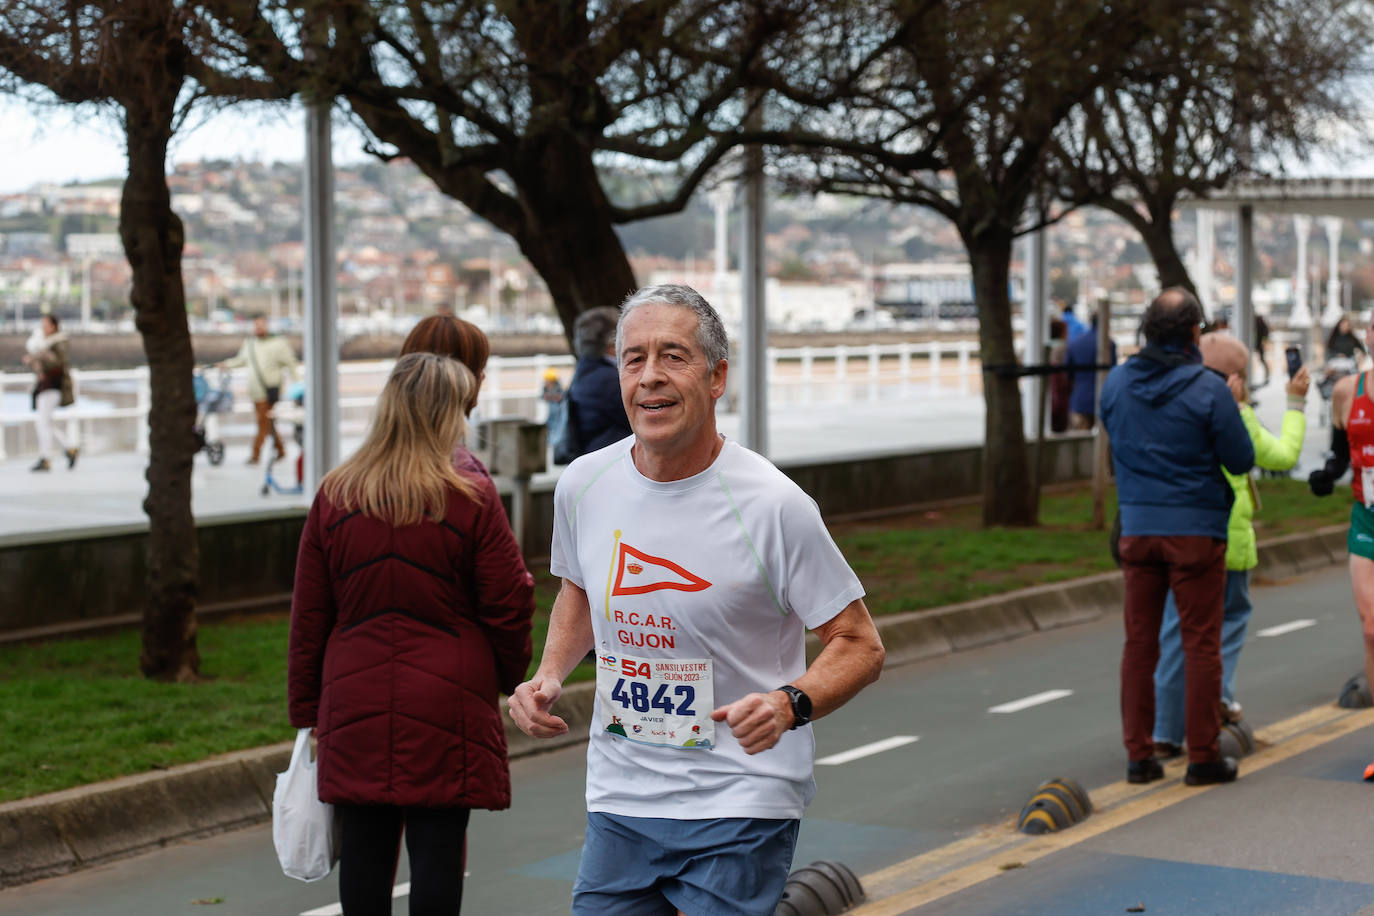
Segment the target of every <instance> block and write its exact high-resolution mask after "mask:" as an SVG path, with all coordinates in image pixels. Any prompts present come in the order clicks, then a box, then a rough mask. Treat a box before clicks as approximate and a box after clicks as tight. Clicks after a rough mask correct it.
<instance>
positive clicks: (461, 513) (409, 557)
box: [288, 461, 534, 809]
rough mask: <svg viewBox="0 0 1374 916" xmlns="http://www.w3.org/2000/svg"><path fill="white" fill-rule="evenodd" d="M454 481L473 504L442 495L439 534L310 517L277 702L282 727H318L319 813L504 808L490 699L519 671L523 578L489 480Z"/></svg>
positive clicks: (317, 507) (525, 637) (324, 504)
mask: <svg viewBox="0 0 1374 916" xmlns="http://www.w3.org/2000/svg"><path fill="white" fill-rule="evenodd" d="M458 463H459V462H457V461H455V464H458ZM464 470H469V469H468V468H464ZM465 476H466V477H467V478H468V479H469V480H472V481H473V483H474V484H476V485H477V486H478V487H479V494H480V495H479V499H478V501H477V502H472V501H469V500H467V499H465V498H464V497H463V496H462V495H461V494H459V493H457V492H456V491H455V492H453V493H452V495H451V496H450V499H449V505H448V511H447V514H446V516H445V518H444V520H443V522H441V523H437V524H436V523H434V522H429V521H425V522H421V523H420V524H418V525H411V526H408V527H404V528H393V527H392V526H390V525H388V524H386V523H384V522H381V521H378V520H376V519H373V518H369V517H367V516H365V515H363V514H362V513H361V512H345V511H343V510H341V509H339V508H337V507H335V506H333V505H331V504H330V502H329V500H327V499H326V498H325V497H324V495H323V494H321V495H319V496H317V497H316V498H315V503H314V505H313V506H311V508H310V516H309V518H308V519H307V520H306V524H305V530H304V532H303V533H302V534H301V544H300V553H299V556H298V558H297V563H296V583H295V591H294V593H293V595H292V601H291V644H290V661H289V673H288V688H289V700H290V718H291V724H292V725H294V726H296V727H297V728H306V727H309V726H315V727H316V728H317V732H316V734H317V736H318V738H319V793H320V798H321V799H322V800H323V801H326V802H331V803H345V804H385V805H399V806H417V807H431V808H441V807H454V806H460V807H469V808H491V809H500V808H506V807H509V806H510V770H509V766H508V762H507V757H506V739H505V732H504V730H503V728H502V721H501V712H500V705H499V702H498V691H504V692H506V693H510V692H511V691H512V690H514V689H515V686H516V684H518V683H519V682H520V681H521V680H523V679H524V676H525V669H526V668H527V667H528V665H529V661H530V617H531V615H532V614H533V612H534V598H533V579H532V577H531V576H530V574H529V572H528V571H527V570H526V569H525V564H524V560H523V559H522V557H521V555H520V551H519V549H518V548H517V547H516V544H515V538H514V537H513V536H512V534H511V530H510V526H509V524H508V522H507V520H506V514H505V512H504V511H503V509H502V508H501V502H500V498H499V497H498V495H497V493H496V487H495V485H494V484H493V483H492V481H491V478H490V477H488V476H485V475H478V474H475V473H468V474H466V475H465Z"/></svg>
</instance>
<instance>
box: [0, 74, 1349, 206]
mask: <svg viewBox="0 0 1374 916" xmlns="http://www.w3.org/2000/svg"><path fill="white" fill-rule="evenodd" d="M303 121H304V117H303V115H302V112H301V109H300V108H299V106H294V105H293V106H291V107H290V108H285V109H272V110H263V109H261V108H252V109H250V108H238V109H228V110H225V111H221V112H218V113H215V114H213V115H207V116H204V117H202V118H200V119H199V120H197V121H195V122H193V123H192V124H191V125H189V126H190V129H188V130H184V131H182V132H181V133H180V134H179V135H178V137H174V138H173V146H172V149H171V151H170V153H169V160H170V162H169V167H170V165H175V164H176V163H179V162H188V161H196V160H201V159H212V158H217V157H218V158H229V159H248V160H256V161H261V162H274V161H283V162H299V161H301V160H302V159H303V158H304V156H305V139H304V134H303V127H302V125H303ZM361 146H362V141H361V138H360V137H359V135H358V134H357V132H356V131H354V130H353V129H352V128H351V127H349V126H348V125H347V124H346V123H343V122H341V119H340V118H338V117H337V116H336V117H335V119H334V161H335V162H336V163H345V162H357V161H359V160H362V159H366V158H368V157H367V156H366V155H365V154H364V153H362V151H361ZM1333 146H1334V144H1333ZM0 149H3V150H4V151H5V152H4V157H3V163H4V166H3V168H0V194H3V193H9V192H13V191H19V190H23V189H25V188H28V187H30V186H32V185H33V184H35V183H37V182H42V181H52V182H58V183H64V182H69V181H91V180H96V179H101V178H111V177H123V175H124V173H125V157H124V138H123V132H122V131H121V129H120V127H119V125H118V124H117V123H115V122H114V120H113V119H112V118H110V117H109V116H108V115H104V114H98V113H90V112H87V113H85V114H84V116H82V117H77V116H76V115H74V114H73V112H72V110H71V109H69V108H64V107H52V108H44V109H41V110H36V109H34V108H32V107H30V106H27V105H25V104H23V103H20V102H18V101H16V100H14V99H13V98H7V97H5V96H3V95H0ZM1291 174H1293V175H1294V176H1320V177H1352V178H1353V177H1359V178H1371V177H1374V152H1372V153H1369V154H1366V155H1362V156H1356V157H1355V158H1353V159H1349V158H1348V159H1346V160H1345V161H1343V162H1337V161H1331V160H1327V159H1325V158H1324V157H1320V156H1319V157H1317V158H1316V159H1314V160H1313V161H1311V162H1308V163H1295V164H1293V166H1292V167H1291Z"/></svg>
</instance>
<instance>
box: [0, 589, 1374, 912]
mask: <svg viewBox="0 0 1374 916" xmlns="http://www.w3.org/2000/svg"><path fill="white" fill-rule="evenodd" d="M1253 596H1254V599H1255V605H1256V607H1255V616H1254V618H1253V621H1252V624H1251V633H1250V637H1251V638H1250V642H1249V644H1248V645H1247V647H1246V649H1245V652H1244V654H1243V655H1242V657H1241V662H1240V671H1239V675H1238V684H1237V695H1238V697H1239V698H1240V700H1241V702H1242V703H1243V704H1244V705H1245V709H1246V714H1247V717H1248V718H1249V719H1250V720H1251V722H1252V723H1253V724H1254V725H1255V726H1256V727H1257V728H1258V727H1262V726H1264V725H1265V724H1267V723H1270V722H1275V721H1278V720H1280V719H1284V718H1287V717H1288V716H1291V715H1294V714H1296V713H1298V712H1301V711H1303V710H1306V709H1310V708H1311V707H1314V706H1318V705H1321V704H1323V703H1329V702H1331V700H1332V698H1333V697H1334V696H1335V694H1336V691H1337V690H1338V689H1339V687H1340V686H1341V684H1342V683H1343V682H1344V681H1345V679H1346V678H1347V677H1349V676H1350V675H1351V674H1354V673H1355V672H1356V670H1357V669H1358V668H1359V665H1360V658H1361V656H1360V651H1361V650H1360V642H1359V637H1358V635H1357V633H1358V624H1357V623H1356V620H1355V617H1354V611H1353V609H1352V605H1351V601H1350V595H1349V585H1348V582H1347V579H1346V575H1345V572H1344V568H1343V567H1333V568H1332V569H1331V570H1329V571H1326V572H1322V573H1319V574H1316V575H1314V576H1311V577H1308V578H1306V579H1304V580H1302V581H1298V582H1291V583H1286V584H1276V585H1270V586H1263V587H1256V588H1255V589H1254V592H1253ZM1298 621H1311V623H1310V624H1307V625H1303V626H1296V625H1295V626H1293V627H1287V628H1284V629H1285V630H1286V632H1282V633H1281V634H1280V635H1274V636H1260V635H1258V632H1259V631H1261V630H1265V629H1268V628H1271V627H1281V625H1284V624H1293V623H1295V622H1298ZM1119 653H1120V620H1119V617H1117V616H1115V615H1112V616H1109V617H1107V618H1105V619H1103V620H1100V621H1097V622H1094V623H1090V624H1084V625H1080V626H1076V627H1070V628H1067V629H1063V630H1059V631H1055V632H1050V633H1043V634H1037V635H1034V636H1030V637H1026V638H1023V639H1020V640H1016V641H1013V642H1009V643H1003V644H1000V645H996V646H992V647H988V648H985V649H981V650H977V651H972V652H966V653H962V654H959V655H954V656H949V657H946V658H942V659H937V660H934V661H928V662H923V663H920V664H916V665H911V666H906V667H901V668H894V669H891V670H889V671H887V672H886V673H885V674H884V676H883V678H882V680H881V681H880V682H879V683H878V684H877V685H875V686H873V687H871V688H869V689H868V690H867V691H865V692H864V693H863V694H861V695H860V696H859V697H858V698H857V699H856V700H855V701H854V702H852V703H851V704H849V705H848V706H847V707H845V708H844V709H843V710H842V711H840V712H839V713H837V714H836V715H834V716H833V717H831V718H828V719H825V720H822V721H821V722H820V723H818V724H817V725H816V740H817V748H818V757H820V758H825V757H827V756H832V755H842V757H841V761H843V762H835V763H833V764H830V765H822V766H818V767H817V783H818V789H819V791H818V794H817V798H816V801H815V802H814V803H813V804H812V806H811V808H810V810H809V812H808V815H807V818H806V820H805V821H804V822H803V828H802V833H801V842H800V846H799V848H798V851H797V857H796V863H795V864H796V865H797V866H800V865H804V864H807V863H809V862H811V861H814V860H816V859H821V858H827V859H834V860H838V861H841V862H844V863H846V864H848V865H849V866H850V867H851V868H853V869H854V871H855V872H856V873H858V874H860V875H862V874H864V873H866V872H871V871H874V870H876V869H878V868H881V867H884V866H887V865H890V864H893V863H896V862H899V861H901V860H904V859H906V858H909V857H911V856H914V855H917V854H919V853H921V852H924V851H928V850H932V849H935V848H937V847H939V846H942V845H944V844H946V843H949V842H952V841H954V840H956V839H959V838H961V837H964V836H967V835H968V834H970V833H971V832H973V831H975V830H976V829H978V828H980V827H983V826H985V825H988V824H991V823H995V822H999V821H1002V820H1004V819H1006V818H1007V817H1009V816H1011V815H1013V814H1015V813H1016V811H1018V810H1019V809H1020V807H1021V805H1022V804H1023V803H1024V802H1025V800H1026V798H1027V797H1028V796H1029V794H1030V793H1031V792H1032V791H1033V790H1034V789H1035V787H1036V786H1037V785H1039V783H1041V782H1042V781H1044V780H1046V779H1049V778H1057V777H1071V778H1074V779H1077V780H1078V781H1079V782H1080V783H1081V784H1082V785H1084V786H1085V787H1088V788H1090V789H1091V788H1093V787H1096V786H1102V785H1106V784H1108V783H1113V782H1117V781H1118V780H1120V779H1121V778H1122V777H1123V775H1124V770H1125V766H1124V763H1125V760H1124V752H1123V750H1122V748H1121V745H1120V738H1119V719H1118V712H1117V699H1116V698H1117V675H1116V672H1117V664H1118V661H1119ZM994 710H999V711H994ZM910 738H915V739H917V740H914V741H913V740H902V739H910ZM876 742H884V743H885V746H890V749H888V750H883V751H880V752H877V753H870V754H867V755H866V756H858V757H857V758H855V759H848V760H844V758H845V757H853V756H854V755H852V754H848V753H847V752H851V751H854V752H856V753H857V752H858V750H861V749H863V748H864V747H865V746H868V745H872V744H874V743H876ZM1241 766H1242V773H1244V762H1243V761H1242V764H1241ZM512 769H513V772H514V782H515V806H514V808H513V809H512V810H510V811H507V812H501V813H487V812H478V813H475V814H474V816H473V820H472V826H471V829H470V832H469V844H470V848H469V860H468V870H469V874H470V876H469V878H468V885H467V892H466V895H465V902H464V905H465V912H467V913H470V914H522V916H525V914H528V916H540V914H556V913H566V912H567V910H568V899H569V892H570V889H571V886H572V878H573V875H574V874H575V871H576V867H577V858H578V849H579V847H580V844H581V836H582V826H583V817H584V815H583V807H582V780H583V749H582V748H580V747H579V748H571V749H568V750H564V751H558V752H554V753H550V754H545V755H541V756H537V757H532V758H526V759H522V760H519V761H516V762H515V764H514V765H513V768H512ZM398 880H399V881H402V882H403V881H404V880H405V868H404V864H403V865H402V871H401V876H400V877H399V878H398ZM336 890H337V888H336V883H335V880H334V879H333V878H331V879H329V880H327V881H324V882H321V883H319V884H312V885H305V884H300V883H298V882H295V881H292V880H290V879H287V878H284V877H282V875H281V873H280V871H279V870H278V868H277V865H276V861H275V857H274V855H273V852H272V846H271V839H270V832H269V828H268V827H267V826H265V825H264V826H261V827H257V828H252V829H249V830H243V831H238V832H235V833H232V834H226V835H222V836H218V837H212V838H209V839H206V840H201V841H197V842H193V843H185V844H180V845H177V846H175V847H171V848H168V849H165V850H162V851H159V852H156V853H150V854H147V855H144V856H141V857H138V858H134V859H129V860H125V861H122V862H117V863H112V864H110V865H107V866H103V867H100V868H96V869H92V870H89V871H86V872H82V873H79V874H75V875H71V876H68V877H63V878H56V879H51V880H48V881H43V882H38V883H35V884H31V885H26V886H23V887H19V888H13V889H10V890H6V891H0V913H5V914H8V913H14V914H19V913H23V914H32V916H76V914H82V916H84V914H101V916H134V914H137V916H145V914H150V913H151V914H159V916H161V914H215V916H230V914H233V916H250V914H251V916H260V914H281V916H297V914H310V916H326V914H329V913H337V912H338V909H337V907H331V905H332V904H334V903H335V902H336V901H337V900H338V896H337V892H336ZM198 901H203V902H198ZM212 901H213V902H212ZM395 912H396V913H398V914H404V913H405V912H406V901H405V899H404V896H403V895H402V896H401V897H398V899H397V901H396V906H395Z"/></svg>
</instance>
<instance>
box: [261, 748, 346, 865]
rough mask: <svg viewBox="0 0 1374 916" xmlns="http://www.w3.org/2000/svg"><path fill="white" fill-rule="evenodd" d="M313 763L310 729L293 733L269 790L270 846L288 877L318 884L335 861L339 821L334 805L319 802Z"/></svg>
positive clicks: (337, 856) (337, 854) (314, 762)
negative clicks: (281, 768) (283, 764)
mask: <svg viewBox="0 0 1374 916" xmlns="http://www.w3.org/2000/svg"><path fill="white" fill-rule="evenodd" d="M315 774H316V761H314V760H311V759H310V729H308V728H302V729H301V730H300V731H298V732H296V746H295V748H293V749H292V751H291V763H290V764H288V765H287V767H286V772H285V773H278V774H277V784H276V788H274V789H273V790H272V845H273V846H275V847H276V850H277V861H279V862H280V863H281V870H282V872H283V873H284V874H285V875H286V876H287V877H288V878H296V879H298V880H301V881H320V880H322V879H324V878H327V877H329V873H330V871H332V870H333V868H334V863H335V862H338V861H339V845H340V844H339V826H340V825H339V822H338V821H336V820H335V818H334V806H333V805H330V804H327V803H325V802H322V801H320V794H319V790H318V788H317V786H316V775H315Z"/></svg>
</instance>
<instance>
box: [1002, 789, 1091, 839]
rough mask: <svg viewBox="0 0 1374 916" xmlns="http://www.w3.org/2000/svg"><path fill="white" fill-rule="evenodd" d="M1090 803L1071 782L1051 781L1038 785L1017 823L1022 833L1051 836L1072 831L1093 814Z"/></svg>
mask: <svg viewBox="0 0 1374 916" xmlns="http://www.w3.org/2000/svg"><path fill="white" fill-rule="evenodd" d="M1092 810H1093V804H1092V799H1090V798H1089V797H1088V793H1087V792H1085V791H1083V787H1082V786H1080V785H1079V784H1078V783H1077V782H1075V781H1074V780H1072V779H1051V780H1049V781H1047V782H1043V783H1041V784H1040V786H1039V788H1037V789H1036V790H1035V793H1034V794H1033V795H1031V799H1030V801H1028V802H1026V806H1025V807H1024V808H1022V809H1021V814H1020V816H1019V817H1017V819H1016V829H1017V830H1019V831H1021V832H1022V833H1029V834H1041V833H1053V832H1054V831H1056V830H1063V829H1064V828H1065V827H1072V826H1073V825H1074V824H1077V823H1078V822H1079V821H1081V820H1083V819H1084V818H1085V817H1087V816H1088V815H1089V814H1091V813H1092Z"/></svg>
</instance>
